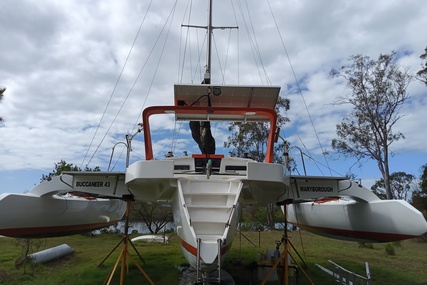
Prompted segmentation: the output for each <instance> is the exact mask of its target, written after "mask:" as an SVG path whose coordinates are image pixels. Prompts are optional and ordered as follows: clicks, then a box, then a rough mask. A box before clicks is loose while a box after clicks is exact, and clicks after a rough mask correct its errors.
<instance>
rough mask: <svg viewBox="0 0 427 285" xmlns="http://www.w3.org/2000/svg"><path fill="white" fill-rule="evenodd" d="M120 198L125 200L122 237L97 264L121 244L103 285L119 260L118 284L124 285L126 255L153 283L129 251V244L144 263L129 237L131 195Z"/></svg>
mask: <svg viewBox="0 0 427 285" xmlns="http://www.w3.org/2000/svg"><path fill="white" fill-rule="evenodd" d="M122 199H123V200H124V201H125V202H126V214H125V230H124V234H123V238H122V239H121V240H120V242H119V243H118V244H117V245H116V246H115V247H114V248H113V250H111V251H110V253H109V254H108V255H107V256H106V257H105V258H104V259H103V260H102V261H101V263H100V264H99V265H98V267H100V266H101V265H102V264H103V263H104V261H106V260H107V258H108V257H110V255H111V254H112V253H113V252H114V251H115V250H116V249H117V248H118V247H119V245H120V244H122V249H121V251H120V254H119V256H118V257H117V260H116V262H115V263H114V266H113V268H112V269H111V271H110V273H109V274H108V276H107V278H106V279H105V281H104V283H103V285H109V284H110V283H111V280H112V279H113V276H114V273H115V271H116V269H117V266H118V265H119V263H120V261H121V262H122V264H121V269H120V283H119V284H120V285H124V284H125V283H124V279H125V269H126V273H129V264H128V259H127V258H128V257H129V259H130V260H132V261H133V263H134V264H135V265H136V266H137V267H138V269H139V271H140V272H141V273H142V274H143V275H144V277H145V278H146V279H147V281H148V282H149V283H150V284H151V285H154V283H153V281H151V279H150V277H148V275H147V273H146V272H145V271H144V269H142V267H141V266H140V265H139V264H138V262H137V261H136V260H135V259H134V258H133V257H132V255H131V254H130V253H129V250H128V247H129V244H130V245H131V246H132V247H133V249H134V250H135V252H136V253H137V254H138V256H139V258H140V259H141V261H142V262H143V263H144V264H145V262H144V259H143V258H142V256H141V255H140V254H139V252H138V250H137V249H136V247H135V245H134V244H133V243H132V241H131V240H130V238H129V208H130V203H132V202H133V201H134V199H133V195H123V197H122Z"/></svg>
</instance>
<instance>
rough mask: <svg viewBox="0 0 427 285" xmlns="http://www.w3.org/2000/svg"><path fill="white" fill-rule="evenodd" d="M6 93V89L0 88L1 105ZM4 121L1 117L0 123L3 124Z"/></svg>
mask: <svg viewBox="0 0 427 285" xmlns="http://www.w3.org/2000/svg"><path fill="white" fill-rule="evenodd" d="M4 91H6V87H2V86H0V103H1V101H2V100H3V93H4ZM3 122H4V119H3V118H2V117H1V116H0V123H3Z"/></svg>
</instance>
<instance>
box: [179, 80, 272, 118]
mask: <svg viewBox="0 0 427 285" xmlns="http://www.w3.org/2000/svg"><path fill="white" fill-rule="evenodd" d="M174 91H175V106H190V107H209V101H210V107H214V108H215V107H221V108H230V109H231V110H232V109H233V108H234V109H235V108H263V109H270V110H274V108H275V106H276V102H277V98H278V97H279V93H280V87H279V86H240V85H207V84H200V85H179V84H176V85H175V87H174ZM248 111H250V110H248ZM248 113H251V112H246V113H245V112H243V114H242V112H240V113H238V112H235V113H233V112H230V113H228V114H226V113H225V112H223V113H206V112H200V113H197V112H191V113H185V114H184V113H178V112H177V114H176V119H177V120H222V121H268V118H267V117H265V116H263V115H258V114H256V113H254V114H250V115H248Z"/></svg>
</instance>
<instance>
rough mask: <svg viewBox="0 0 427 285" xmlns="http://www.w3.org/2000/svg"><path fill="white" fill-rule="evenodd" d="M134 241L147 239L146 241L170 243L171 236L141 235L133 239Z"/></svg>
mask: <svg viewBox="0 0 427 285" xmlns="http://www.w3.org/2000/svg"><path fill="white" fill-rule="evenodd" d="M131 241H132V242H136V241H145V242H160V243H168V242H169V238H168V237H167V236H163V235H142V236H139V237H134V238H133V239H131Z"/></svg>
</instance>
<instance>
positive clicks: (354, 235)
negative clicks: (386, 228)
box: [292, 223, 416, 242]
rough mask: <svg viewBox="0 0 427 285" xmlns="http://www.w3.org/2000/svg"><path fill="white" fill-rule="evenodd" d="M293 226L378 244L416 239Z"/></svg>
mask: <svg viewBox="0 0 427 285" xmlns="http://www.w3.org/2000/svg"><path fill="white" fill-rule="evenodd" d="M292 224H293V225H295V226H297V227H300V228H302V229H305V230H307V231H311V232H315V233H319V234H329V235H336V236H342V237H346V238H354V239H365V240H371V241H378V242H392V241H399V240H404V239H410V238H414V237H416V236H414V235H408V234H395V233H381V232H367V231H353V230H343V229H334V228H325V227H315V226H309V225H302V224H297V223H292Z"/></svg>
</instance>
